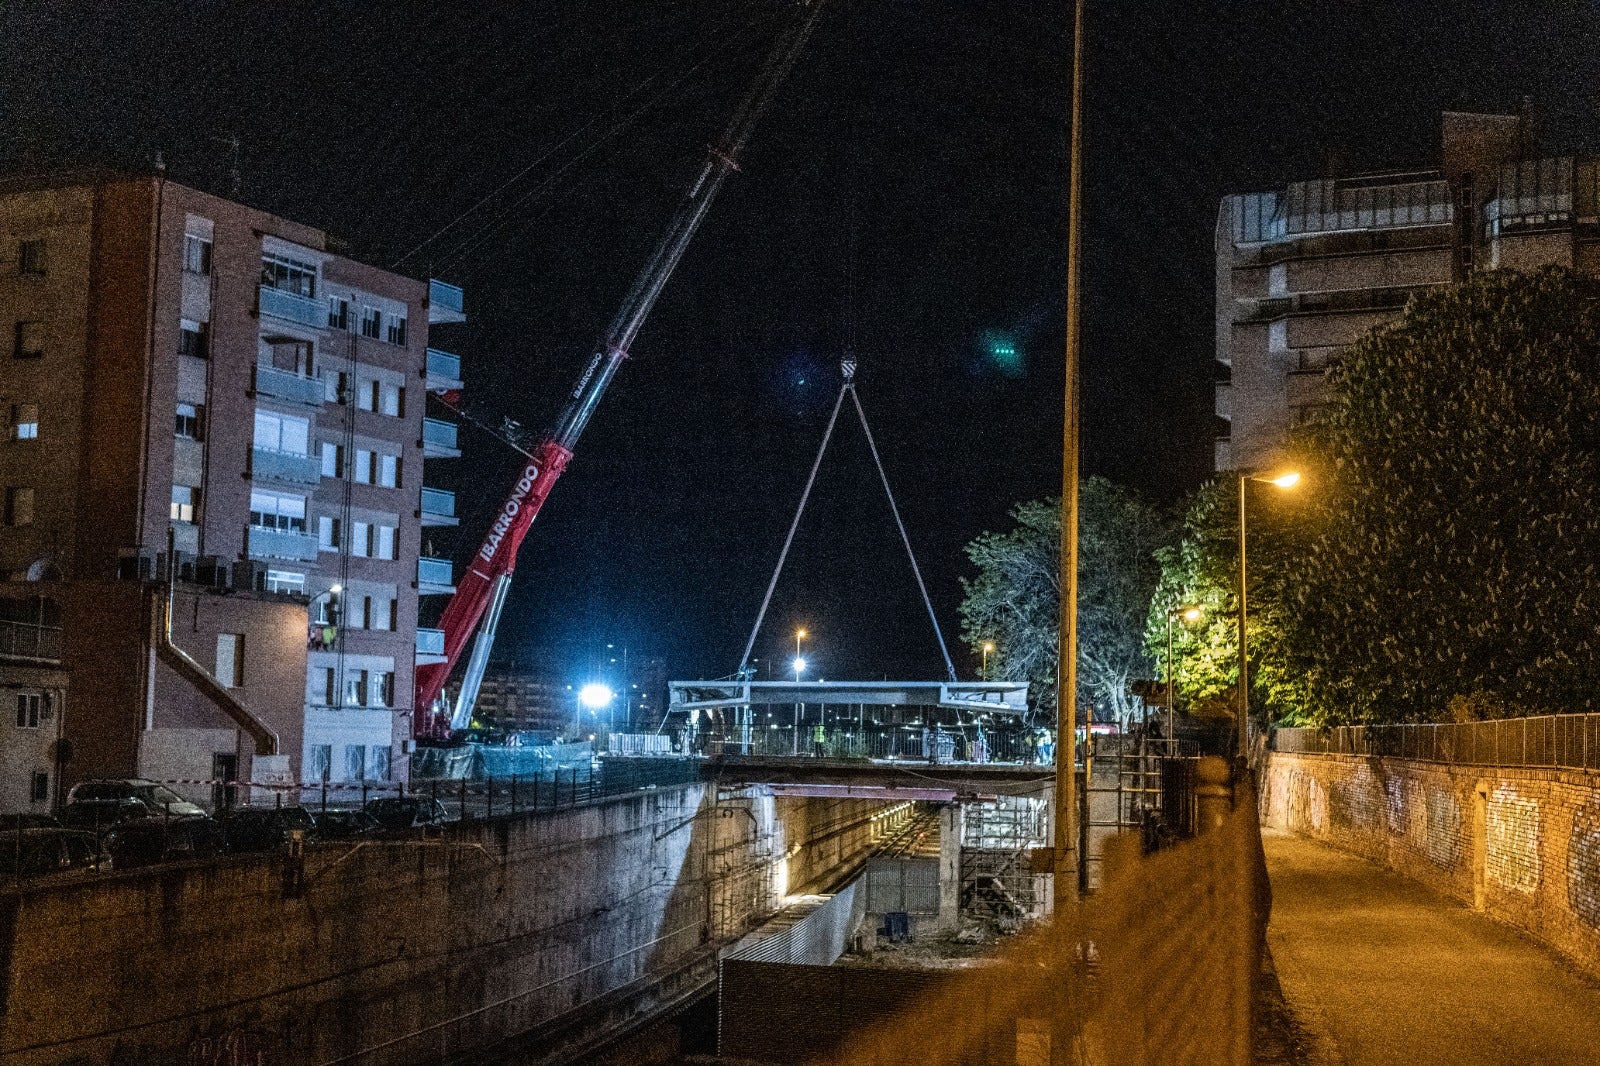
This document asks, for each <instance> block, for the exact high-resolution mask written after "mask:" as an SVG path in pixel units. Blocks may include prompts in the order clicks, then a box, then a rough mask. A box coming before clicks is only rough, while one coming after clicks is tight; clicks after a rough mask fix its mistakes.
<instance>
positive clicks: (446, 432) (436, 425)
mask: <svg viewBox="0 0 1600 1066" xmlns="http://www.w3.org/2000/svg"><path fill="white" fill-rule="evenodd" d="M422 455H423V457H424V458H427V459H459V458H460V457H461V449H460V448H458V447H456V424H455V423H454V422H443V421H440V420H439V419H437V418H424V419H423V420H422Z"/></svg>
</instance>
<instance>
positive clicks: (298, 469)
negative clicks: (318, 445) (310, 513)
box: [250, 447, 322, 485]
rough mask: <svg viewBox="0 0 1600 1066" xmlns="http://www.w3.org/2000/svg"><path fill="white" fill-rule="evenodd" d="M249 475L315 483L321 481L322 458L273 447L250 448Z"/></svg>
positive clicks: (264, 478)
mask: <svg viewBox="0 0 1600 1066" xmlns="http://www.w3.org/2000/svg"><path fill="white" fill-rule="evenodd" d="M250 476H251V477H252V478H254V479H255V480H256V481H262V480H271V481H287V482H290V483H292V484H295V485H316V484H318V483H320V482H321V481H322V460H320V459H318V458H317V457H316V456H313V455H297V454H296V453H294V452H280V451H278V450H277V449H275V448H260V447H252V448H251V449H250Z"/></svg>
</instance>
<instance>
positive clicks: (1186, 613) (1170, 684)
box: [1166, 607, 1200, 754]
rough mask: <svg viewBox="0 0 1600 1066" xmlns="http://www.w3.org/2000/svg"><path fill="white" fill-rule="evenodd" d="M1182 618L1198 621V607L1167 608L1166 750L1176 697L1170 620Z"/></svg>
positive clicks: (1169, 740)
mask: <svg viewBox="0 0 1600 1066" xmlns="http://www.w3.org/2000/svg"><path fill="white" fill-rule="evenodd" d="M1174 618H1182V619H1183V620H1184V621H1185V622H1194V621H1198V620H1199V618H1200V608H1198V607H1170V608H1168V609H1167V701H1166V702H1167V751H1168V753H1169V754H1170V753H1171V751H1172V738H1173V736H1174V734H1173V731H1172V729H1173V712H1172V707H1173V703H1174V702H1175V700H1176V697H1177V691H1176V689H1175V688H1174V686H1175V685H1176V683H1177V682H1176V677H1177V675H1176V673H1175V672H1174V671H1173V669H1172V620H1173V619H1174Z"/></svg>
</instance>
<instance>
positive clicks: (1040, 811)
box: [961, 796, 1050, 928]
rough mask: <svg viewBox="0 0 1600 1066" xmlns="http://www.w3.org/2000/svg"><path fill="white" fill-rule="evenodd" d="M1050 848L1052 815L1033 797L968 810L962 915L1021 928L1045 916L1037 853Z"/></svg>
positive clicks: (1011, 798) (964, 810) (963, 841)
mask: <svg viewBox="0 0 1600 1066" xmlns="http://www.w3.org/2000/svg"><path fill="white" fill-rule="evenodd" d="M1049 842H1050V823H1049V810H1048V806H1047V804H1046V802H1045V800H1043V799H1040V798H1036V797H1033V796H996V797H994V798H993V799H991V800H985V801H983V802H978V803H966V804H964V805H963V807H962V831H961V909H962V911H963V913H965V914H968V915H970V916H972V917H975V918H979V919H983V920H986V921H991V922H994V923H995V924H997V925H999V926H1001V927H1003V928H1015V927H1017V926H1020V925H1021V924H1022V923H1023V922H1025V921H1028V920H1031V919H1033V918H1037V917H1041V916H1042V915H1043V912H1044V899H1045V896H1044V892H1043V885H1042V881H1043V878H1042V877H1041V876H1040V875H1038V874H1035V873H1034V872H1033V858H1032V852H1033V849H1034V848H1037V847H1044V846H1045V845H1046V844H1048V843H1049Z"/></svg>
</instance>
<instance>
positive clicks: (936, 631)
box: [736, 359, 956, 682]
mask: <svg viewBox="0 0 1600 1066" xmlns="http://www.w3.org/2000/svg"><path fill="white" fill-rule="evenodd" d="M841 369H842V370H843V372H844V383H843V384H842V385H840V386H839V395H838V398H837V399H835V400H834V401H833V413H832V414H830V415H829V416H828V428H827V429H826V430H824V431H823V434H822V446H821V447H820V448H818V449H817V457H816V459H815V460H813V461H812V463H811V473H810V475H809V476H808V477H807V478H806V487H805V490H804V491H803V492H801V493H800V506H799V507H797V508H795V512H794V520H793V521H792V522H790V523H789V532H788V534H787V535H786V536H785V537H784V538H783V550H782V551H780V552H779V553H778V565H777V566H775V567H773V569H772V578H771V580H769V581H768V582H767V593H766V595H765V596H763V597H762V598H761V609H760V610H759V611H757V612H756V624H755V625H754V626H752V627H751V629H750V639H749V640H748V641H746V642H745V646H744V655H743V656H741V657H740V659H739V673H738V674H737V675H736V676H738V677H741V678H742V677H743V676H744V674H745V671H746V669H747V668H748V667H749V665H750V653H751V651H753V650H754V649H755V646H756V637H757V636H758V635H759V634H760V633H761V623H762V622H763V621H764V620H765V619H766V617H767V608H768V607H769V606H771V604H772V593H773V590H774V589H776V588H777V587H778V578H779V576H780V575H782V573H783V564H784V562H785V560H787V559H788V557H789V547H790V546H791V545H792V544H793V543H794V535H795V531H796V530H798V529H799V528H800V519H801V517H802V516H803V515H804V514H805V513H806V502H807V501H808V500H810V498H811V488H812V486H813V485H815V484H816V481H817V471H818V470H819V469H821V467H822V457H823V456H824V455H825V454H827V451H828V442H829V441H831V440H832V439H833V427H834V425H835V423H837V422H838V419H839V408H840V407H842V406H844V397H845V394H846V393H849V394H850V400H851V402H852V403H853V404H854V406H855V409H856V417H857V418H859V419H860V420H861V430H862V432H863V433H865V434H866V437H867V447H868V449H870V450H871V452H872V461H873V463H874V464H875V465H876V466H877V468H878V478H879V480H880V481H882V482H883V492H884V495H885V496H887V497H888V498H889V511H890V513H891V514H893V515H894V524H895V528H896V529H898V530H899V531H900V542H901V543H902V544H904V545H905V547H906V558H907V559H909V560H911V573H912V574H913V575H914V576H915V577H916V579H917V590H918V591H919V592H921V593H922V604H923V606H924V607H926V608H927V609H928V620H929V621H930V622H932V623H933V635H934V637H935V638H936V639H937V640H938V642H939V654H940V655H942V656H943V657H944V668H945V672H946V673H948V674H949V676H950V680H951V681H952V682H954V681H955V680H956V668H955V664H954V663H953V662H951V660H950V649H949V648H948V647H947V646H946V645H945V642H944V631H943V630H942V629H940V628H939V616H938V615H937V614H935V613H934V610H933V600H932V599H930V598H929V596H928V586H927V585H926V583H924V582H923V580H922V568H921V567H919V566H918V565H917V555H916V552H914V551H912V550H911V537H910V535H909V534H908V533H907V532H906V526H905V523H904V522H903V521H901V519H900V508H899V506H898V505H897V504H896V503H895V499H894V490H893V489H891V488H890V487H889V475H888V473H887V472H886V471H885V470H884V468H883V459H882V457H880V456H879V455H878V445H877V442H876V441H874V440H873V437H872V429H871V427H870V426H868V425H867V412H866V410H865V409H864V408H863V407H862V406H861V398H860V397H859V396H858V395H857V394H856V363H855V360H854V359H845V360H844V362H843V363H842V364H841Z"/></svg>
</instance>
